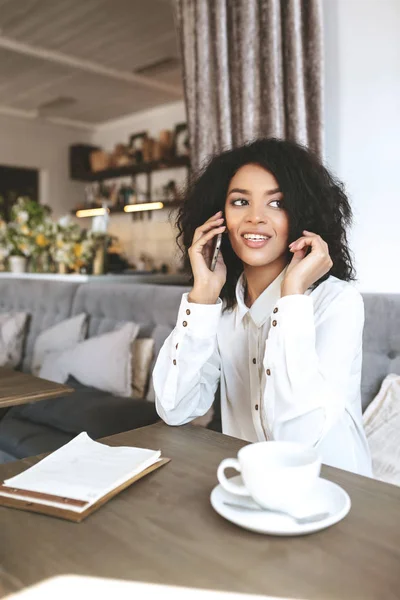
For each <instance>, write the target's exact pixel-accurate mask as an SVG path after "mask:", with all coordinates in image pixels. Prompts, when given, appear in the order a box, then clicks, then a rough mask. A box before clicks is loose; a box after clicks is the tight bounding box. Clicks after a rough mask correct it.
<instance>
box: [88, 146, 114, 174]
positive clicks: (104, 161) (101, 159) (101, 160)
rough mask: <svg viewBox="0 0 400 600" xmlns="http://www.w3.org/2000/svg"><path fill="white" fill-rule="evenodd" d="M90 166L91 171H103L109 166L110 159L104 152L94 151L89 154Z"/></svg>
mask: <svg viewBox="0 0 400 600" xmlns="http://www.w3.org/2000/svg"><path fill="white" fill-rule="evenodd" d="M90 166H91V167H92V171H104V169H108V167H109V166H110V157H109V155H108V154H107V152H104V150H96V151H95V152H91V153H90Z"/></svg>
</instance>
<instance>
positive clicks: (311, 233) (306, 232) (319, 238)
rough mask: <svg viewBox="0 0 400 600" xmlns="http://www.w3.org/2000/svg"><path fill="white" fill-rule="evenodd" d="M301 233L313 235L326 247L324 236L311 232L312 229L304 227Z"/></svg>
mask: <svg viewBox="0 0 400 600" xmlns="http://www.w3.org/2000/svg"><path fill="white" fill-rule="evenodd" d="M303 233H304V234H305V235H306V236H311V237H315V238H316V239H318V240H320V242H321V244H322V245H323V246H326V248H328V244H327V243H326V241H325V240H324V238H322V237H321V236H320V235H319V234H318V233H313V232H312V231H307V229H304V230H303Z"/></svg>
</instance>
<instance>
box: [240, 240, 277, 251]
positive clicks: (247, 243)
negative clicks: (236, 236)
mask: <svg viewBox="0 0 400 600" xmlns="http://www.w3.org/2000/svg"><path fill="white" fill-rule="evenodd" d="M270 239H271V238H268V239H266V240H257V241H255V240H248V239H246V238H245V237H242V240H243V242H244V244H245V246H247V247H248V248H254V249H257V248H264V246H266V245H267V244H268V242H269V241H270Z"/></svg>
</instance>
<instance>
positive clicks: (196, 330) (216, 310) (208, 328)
mask: <svg viewBox="0 0 400 600" xmlns="http://www.w3.org/2000/svg"><path fill="white" fill-rule="evenodd" d="M188 296H189V294H188V293H187V294H183V295H182V300H181V305H180V307H179V312H178V320H177V324H176V327H177V329H178V331H179V333H185V334H188V333H189V334H190V335H192V336H193V337H197V338H201V339H205V338H209V337H213V336H214V335H216V333H217V328H218V323H219V320H220V318H221V312H222V300H221V299H220V298H218V300H217V302H216V304H197V303H195V302H189V301H188Z"/></svg>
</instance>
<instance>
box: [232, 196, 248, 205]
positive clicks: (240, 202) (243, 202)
mask: <svg viewBox="0 0 400 600" xmlns="http://www.w3.org/2000/svg"><path fill="white" fill-rule="evenodd" d="M246 204H248V201H247V200H246V198H235V200H233V201H232V206H245V205H246Z"/></svg>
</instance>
